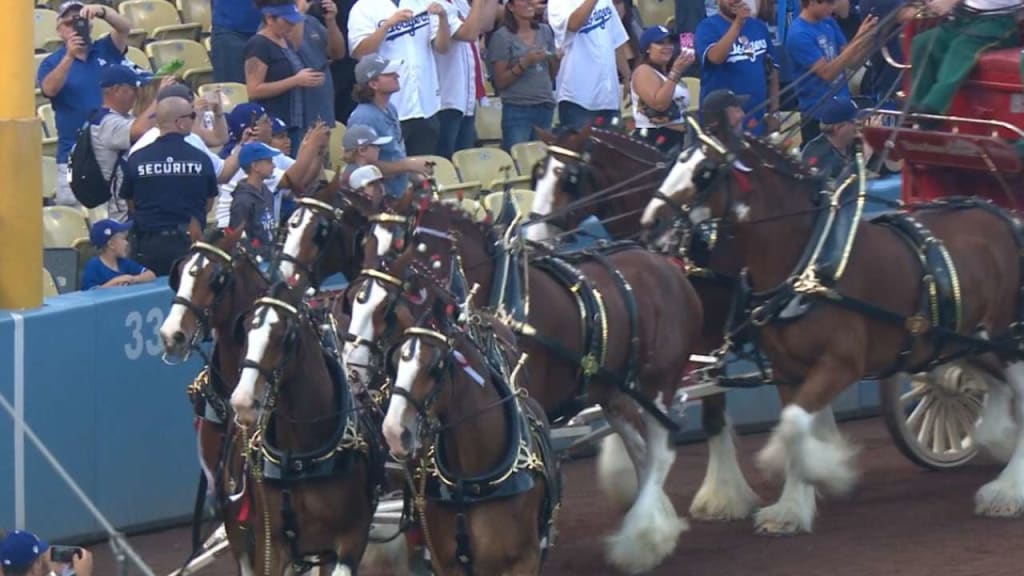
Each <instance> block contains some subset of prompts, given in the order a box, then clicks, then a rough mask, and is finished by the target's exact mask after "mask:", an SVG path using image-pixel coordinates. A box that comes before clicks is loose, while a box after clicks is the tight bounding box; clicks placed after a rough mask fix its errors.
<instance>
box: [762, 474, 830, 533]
mask: <svg viewBox="0 0 1024 576" xmlns="http://www.w3.org/2000/svg"><path fill="white" fill-rule="evenodd" d="M815 514H817V502H816V501H815V494H814V486H811V485H810V484H808V483H806V482H804V481H803V480H800V479H799V478H798V477H797V475H796V474H791V473H787V474H786V483H785V485H783V487H782V495H781V496H780V497H779V501H778V502H776V503H775V504H772V505H771V506H768V507H767V508H762V509H760V510H758V511H757V513H756V514H755V515H754V530H755V531H756V532H757V533H759V534H796V533H797V532H810V531H811V530H812V529H813V527H814V516H815Z"/></svg>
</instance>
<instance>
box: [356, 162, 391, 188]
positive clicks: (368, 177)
mask: <svg viewBox="0 0 1024 576" xmlns="http://www.w3.org/2000/svg"><path fill="white" fill-rule="evenodd" d="M383 177H384V175H383V174H381V172H380V168H377V167H376V166H374V165H373V164H367V165H366V166H360V167H359V168H356V169H355V170H353V171H352V173H351V174H349V176H348V185H349V188H351V189H353V190H359V189H360V188H362V187H363V186H366V185H367V184H373V183H374V182H376V181H378V180H380V179H381V178H383Z"/></svg>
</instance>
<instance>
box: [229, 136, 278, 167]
mask: <svg viewBox="0 0 1024 576" xmlns="http://www.w3.org/2000/svg"><path fill="white" fill-rule="evenodd" d="M280 154H281V151H280V150H278V149H276V148H271V147H270V146H267V145H266V144H264V143H263V142H249V143H248V144H244V145H242V149H241V150H239V152H238V164H239V166H241V167H242V168H243V169H245V170H248V169H249V166H251V165H252V163H253V162H255V161H257V160H268V159H270V158H273V157H274V156H280Z"/></svg>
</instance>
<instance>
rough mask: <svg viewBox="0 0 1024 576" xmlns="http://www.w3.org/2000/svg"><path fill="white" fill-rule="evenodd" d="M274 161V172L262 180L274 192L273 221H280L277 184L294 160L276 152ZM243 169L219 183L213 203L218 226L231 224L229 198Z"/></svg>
mask: <svg viewBox="0 0 1024 576" xmlns="http://www.w3.org/2000/svg"><path fill="white" fill-rule="evenodd" d="M272 161H273V162H274V173H273V174H271V175H270V178H267V179H266V180H264V181H263V183H264V184H266V186H267V188H269V189H270V191H271V192H272V193H273V194H274V221H275V222H280V221H281V190H278V188H277V187H278V185H280V184H281V178H284V173H285V171H286V170H288V169H289V168H291V167H292V164H295V160H292V159H291V158H289V157H287V156H285V155H284V154H278V155H277V156H274V158H273V159H272ZM245 178H246V175H245V170H239V171H238V172H235V175H234V176H232V177H231V180H228V181H227V182H226V183H224V184H221V185H220V193H218V194H217V202H216V203H215V204H214V212H213V213H214V216H215V217H216V218H217V227H218V228H227V227H228V226H230V225H231V198H232V196H233V195H234V193H235V187H236V186H238V183H239V182H241V181H242V180H245Z"/></svg>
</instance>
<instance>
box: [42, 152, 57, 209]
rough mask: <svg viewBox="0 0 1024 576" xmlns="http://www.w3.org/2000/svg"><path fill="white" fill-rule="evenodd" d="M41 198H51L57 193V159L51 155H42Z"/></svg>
mask: <svg viewBox="0 0 1024 576" xmlns="http://www.w3.org/2000/svg"><path fill="white" fill-rule="evenodd" d="M41 160H42V162H41V166H42V169H43V198H44V199H46V198H50V199H52V198H53V197H54V196H56V195H57V159H56V158H54V157H53V156H42V157H41Z"/></svg>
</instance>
